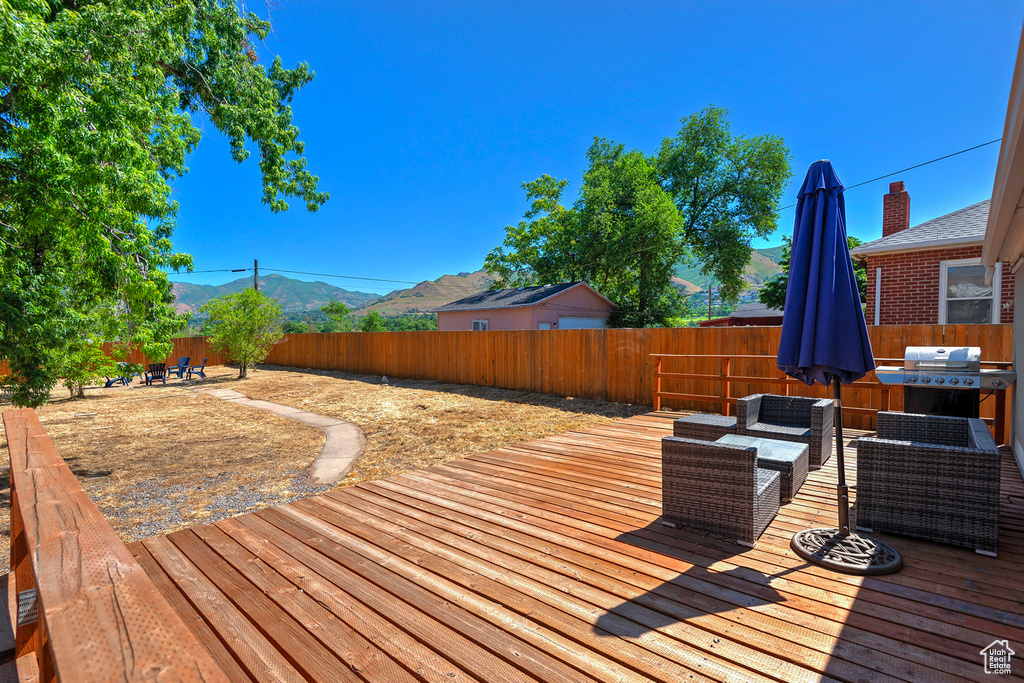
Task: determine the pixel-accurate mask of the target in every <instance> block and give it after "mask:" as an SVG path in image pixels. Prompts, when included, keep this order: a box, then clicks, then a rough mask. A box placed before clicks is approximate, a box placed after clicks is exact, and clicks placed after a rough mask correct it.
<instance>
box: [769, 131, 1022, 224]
mask: <svg viewBox="0 0 1024 683" xmlns="http://www.w3.org/2000/svg"><path fill="white" fill-rule="evenodd" d="M1000 140H1002V138H996V139H995V140H989V141H988V142H983V143H981V144H980V145H975V146H974V147H968V148H967V149H962V150H960V151H959V152H953V153H952V154H947V155H945V156H941V157H936V158H935V159H932V160H930V161H925V162H923V163H920V164H915V165H913V166H907V167H906V168H901V169H900V170H898V171H893V172H892V173H886V174H885V175H880V176H878V177H877V178H872V179H871V180H865V181H864V182H862V183H857V184H856V185H850V186H849V187H844V188H843V192H846V191H847V190H852V189H853V188H855V187H860V186H861V185H867V184H868V183H873V182H875V181H876V180H883V179H885V178H889V177H892V176H894V175H899V174H900V173H905V172H907V171H913V170H914V169H915V168H921V167H922V166H927V165H928V164H934V163H935V162H936V161H942V160H943V159H949V158H950V157H955V156H957V155H959V154H964V153H965V152H971V151H974V150H976V149H981V148H982V147H987V146H988V145H994V144H996V143H997V142H999V141H1000ZM794 206H796V204H790V205H789V206H784V207H782V208H781V209H779V210H780V211H784V210H785V209H792V208H793V207H794Z"/></svg>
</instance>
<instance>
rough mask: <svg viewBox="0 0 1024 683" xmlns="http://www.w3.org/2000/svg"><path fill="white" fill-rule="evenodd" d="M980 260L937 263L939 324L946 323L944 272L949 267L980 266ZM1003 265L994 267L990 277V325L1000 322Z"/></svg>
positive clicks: (967, 259)
mask: <svg viewBox="0 0 1024 683" xmlns="http://www.w3.org/2000/svg"><path fill="white" fill-rule="evenodd" d="M980 265H981V259H980V258H965V259H958V260H955V261H939V324H940V325H945V324H947V323H946V302H947V299H946V272H947V271H948V270H949V267H950V266H980ZM1002 285H1003V264H1002V263H997V264H996V265H995V273H994V274H993V275H992V323H993V324H998V323H1000V322H1002V310H1003V309H1002V302H1001V301H1000V300H999V297H1000V295H1001V294H1002V293H1003V288H1002Z"/></svg>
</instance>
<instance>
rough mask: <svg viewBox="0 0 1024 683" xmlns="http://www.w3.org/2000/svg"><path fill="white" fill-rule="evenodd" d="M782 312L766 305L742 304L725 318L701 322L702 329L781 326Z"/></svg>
mask: <svg viewBox="0 0 1024 683" xmlns="http://www.w3.org/2000/svg"><path fill="white" fill-rule="evenodd" d="M781 324H782V311H780V310H777V309H774V308H768V307H767V306H765V305H764V304H761V303H755V304H740V305H739V306H737V307H736V309H735V310H734V311H733V312H732V313H730V314H729V315H727V316H725V317H724V318H712V319H711V320H701V321H700V326H701V327H742V326H747V327H749V326H753V325H781Z"/></svg>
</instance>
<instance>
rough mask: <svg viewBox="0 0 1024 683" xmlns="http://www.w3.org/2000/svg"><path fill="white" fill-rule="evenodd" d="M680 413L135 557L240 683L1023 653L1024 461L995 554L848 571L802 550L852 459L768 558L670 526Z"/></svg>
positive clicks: (769, 547)
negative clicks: (1004, 644)
mask: <svg viewBox="0 0 1024 683" xmlns="http://www.w3.org/2000/svg"><path fill="white" fill-rule="evenodd" d="M671 417H672V415H671V414H669V413H649V414H647V415H641V416H637V417H634V418H630V419H627V420H620V421H616V422H612V423H607V424H604V425H600V426H596V427H592V428H590V429H587V430H583V431H578V432H568V433H565V434H560V435H557V436H553V437H548V438H545V439H539V440H535V441H530V442H527V443H521V444H515V445H513V446H509V447H506V448H500V449H497V450H494V451H490V452H488V453H481V454H479V455H476V456H473V457H470V458H466V459H463V460H458V461H454V462H450V463H447V464H445V465H441V466H437V467H432V468H429V469H425V470H420V471H415V472H408V473H405V474H400V475H397V476H393V477H390V478H388V479H385V480H381V481H377V482H368V483H364V484H361V485H359V486H355V487H351V488H348V489H338V490H334V491H330V492H328V493H326V494H323V495H321V496H317V497H314V498H308V499H305V500H300V501H297V502H295V503H292V504H289V505H284V506H279V507H277V508H270V509H267V510H261V511H258V512H255V513H251V514H246V515H242V516H239V517H235V518H232V519H228V520H223V521H221V522H217V523H215V524H212V525H207V526H204V527H196V528H193V529H188V530H184V531H180V532H177V533H173V534H170V535H168V536H165V537H155V538H152V539H147V540H146V541H143V542H141V543H135V544H132V545H131V546H129V547H130V548H131V550H132V552H133V553H134V554H135V555H136V556H137V557H139V559H140V562H141V564H142V565H143V567H144V568H145V570H146V571H147V572H148V573H150V574H151V575H152V576H153V577H154V580H155V582H156V584H157V587H158V588H159V589H160V590H161V591H162V592H164V593H165V594H166V595H167V596H168V599H169V600H170V602H171V604H172V606H173V607H174V608H175V609H177V610H178V611H179V613H180V614H181V615H182V617H183V618H184V619H185V621H186V623H187V624H188V626H189V628H190V630H191V631H192V632H193V633H194V634H195V635H196V637H197V638H198V639H199V640H200V642H202V643H204V644H205V645H206V646H207V647H208V649H209V650H210V653H211V655H212V656H213V658H214V661H216V662H217V663H218V665H220V666H221V667H222V668H223V669H224V670H225V673H227V674H228V676H229V678H231V679H232V680H274V679H280V680H288V679H289V678H291V679H294V680H302V679H303V678H304V677H305V678H309V679H312V680H364V681H402V680H428V681H467V682H469V681H520V680H546V681H570V680H571V681H576V680H580V681H586V680H601V681H611V680H616V681H648V680H657V681H666V682H668V681H679V680H711V681H733V680H743V681H819V680H837V681H884V680H902V681H945V680H948V681H958V680H984V679H985V678H986V676H985V674H984V671H983V668H982V663H981V656H980V654H979V651H980V650H981V649H982V648H984V647H985V646H986V645H988V644H989V643H990V642H992V641H993V640H995V639H996V638H999V639H1005V638H1008V639H1009V640H1010V641H1011V643H1016V644H1018V645H1019V644H1024V582H1022V581H1021V576H1022V573H1021V572H1022V570H1024V482H1022V480H1021V477H1020V474H1019V472H1018V470H1017V468H1016V466H1015V465H1014V463H1013V461H1012V458H1011V457H1010V455H1009V454H1008V453H1006V454H1004V462H1003V470H1002V476H1003V506H1002V514H1001V518H1000V556H999V557H998V558H990V557H983V556H980V555H976V554H974V553H972V552H969V551H965V550H958V549H954V548H948V547H945V546H940V545H936V544H932V543H926V542H923V541H916V540H912V539H906V538H900V537H886V540H888V541H889V542H891V543H892V544H893V545H894V546H896V547H897V548H898V549H899V550H900V551H901V552H902V553H903V554H904V558H905V561H906V568H905V569H904V570H903V571H902V572H901V573H899V574H896V575H892V576H886V577H855V576H846V575H841V574H836V573H834V572H830V571H827V570H824V569H821V568H818V567H813V566H808V565H807V564H805V563H804V562H802V561H801V560H799V558H797V557H796V555H795V554H794V553H793V552H792V551H791V550H790V548H789V539H790V537H791V536H792V534H793V533H794V532H795V531H797V530H799V529H803V528H806V527H807V526H809V525H833V524H834V519H835V504H834V500H835V488H834V487H835V482H836V476H837V472H836V458H835V457H833V458H832V459H831V460H830V461H829V462H828V463H827V465H826V467H825V468H823V469H821V470H819V471H816V472H812V473H811V475H810V477H809V478H808V480H807V482H806V483H805V485H804V486H803V487H802V488H801V490H800V492H799V494H798V496H797V498H796V499H795V500H794V501H793V502H792V503H790V504H788V505H785V506H783V507H782V509H781V510H780V513H779V515H778V517H776V519H775V520H774V522H773V523H772V524H771V526H770V527H769V528H768V529H767V530H766V531H765V533H764V535H763V536H762V537H761V539H760V540H759V541H758V543H757V544H756V547H754V548H743V547H741V546H737V545H733V544H731V543H726V542H723V541H718V540H715V539H710V538H704V537H701V536H698V535H694V534H689V533H687V532H685V531H681V530H677V529H672V528H668V527H665V526H662V525H661V524H660V523H659V518H658V517H659V514H660V507H661V502H660V493H661V491H660V469H661V461H660V439H661V437H662V436H665V435H666V434H669V433H670V432H671ZM860 433H862V432H858V431H855V430H849V432H848V433H847V434H846V436H847V437H848V438H851V439H853V438H856V437H857V436H858V435H859V434H860ZM847 461H848V462H847V474H848V479H849V480H850V481H855V479H856V458H855V455H854V453H853V452H852V450H851V449H847Z"/></svg>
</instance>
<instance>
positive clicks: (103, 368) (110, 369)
mask: <svg viewBox="0 0 1024 683" xmlns="http://www.w3.org/2000/svg"><path fill="white" fill-rule="evenodd" d="M63 361H64V362H63V363H62V364H61V365H60V367H59V369H60V375H61V377H63V378H64V386H65V387H67V389H68V391H69V392H70V394H71V398H73V399H74V398H84V397H85V386H86V385H87V384H91V383H93V382H94V381H96V380H98V379H99V378H101V377H114V376H116V375H119V374H121V373H120V371H119V370H118V369H117V364H116V363H115V362H114V360H113V359H112V358H110V357H109V356H107V354H106V353H104V351H103V341H102V340H101V339H100V338H98V337H87V338H84V339H81V340H78V341H76V342H74V343H72V344H70V345H69V346H68V347H66V349H65V355H64V356H63Z"/></svg>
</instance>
